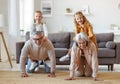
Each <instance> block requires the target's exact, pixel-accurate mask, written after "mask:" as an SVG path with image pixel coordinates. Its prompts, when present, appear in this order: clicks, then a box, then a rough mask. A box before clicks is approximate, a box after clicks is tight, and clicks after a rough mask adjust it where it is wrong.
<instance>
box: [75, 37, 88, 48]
mask: <svg viewBox="0 0 120 84" xmlns="http://www.w3.org/2000/svg"><path fill="white" fill-rule="evenodd" d="M77 43H78V46H79V48H80V49H85V48H86V46H87V42H86V41H85V40H82V39H79V40H78V42H77Z"/></svg>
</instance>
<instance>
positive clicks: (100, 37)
mask: <svg viewBox="0 0 120 84" xmlns="http://www.w3.org/2000/svg"><path fill="white" fill-rule="evenodd" d="M95 35H96V39H97V43H98V47H99V48H106V43H107V42H108V41H113V40H114V33H98V34H95Z"/></svg>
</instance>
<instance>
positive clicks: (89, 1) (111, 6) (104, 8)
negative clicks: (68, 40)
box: [35, 0, 120, 33]
mask: <svg viewBox="0 0 120 84" xmlns="http://www.w3.org/2000/svg"><path fill="white" fill-rule="evenodd" d="M118 3H120V0H53V16H52V17H47V18H44V20H45V22H46V23H47V25H48V28H49V32H50V33H51V32H58V31H59V30H60V28H61V27H62V28H64V30H65V31H73V29H74V24H73V16H66V15H65V14H64V13H65V9H66V8H67V7H69V8H71V9H72V11H73V12H76V11H79V10H80V9H81V8H82V6H83V5H88V6H89V11H90V15H87V16H86V17H87V18H88V20H89V21H90V22H91V23H92V25H93V28H94V32H95V33H100V32H107V31H108V30H109V28H110V25H111V24H115V25H118V26H119V27H120V9H118ZM36 9H40V1H39V0H36V2H35V10H36Z"/></svg>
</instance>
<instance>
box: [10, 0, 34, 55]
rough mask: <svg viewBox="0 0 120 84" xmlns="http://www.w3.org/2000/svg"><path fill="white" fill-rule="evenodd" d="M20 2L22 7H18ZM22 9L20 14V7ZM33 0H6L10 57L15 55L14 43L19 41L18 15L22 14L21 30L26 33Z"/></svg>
mask: <svg viewBox="0 0 120 84" xmlns="http://www.w3.org/2000/svg"><path fill="white" fill-rule="evenodd" d="M20 2H22V3H23V5H20ZM21 6H23V7H22V12H21V11H20V7H21ZM33 9H34V0H8V10H9V11H8V24H9V25H8V28H9V43H8V48H9V52H10V54H11V55H12V56H15V55H16V42H18V41H21V38H23V37H21V36H20V27H21V26H20V25H21V24H20V18H21V17H20V13H22V18H23V19H22V20H23V26H22V27H23V28H24V29H25V31H28V30H29V28H30V24H31V23H32V19H33V11H34V10H33Z"/></svg>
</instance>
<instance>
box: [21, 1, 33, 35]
mask: <svg viewBox="0 0 120 84" xmlns="http://www.w3.org/2000/svg"><path fill="white" fill-rule="evenodd" d="M19 8H20V30H22V31H23V30H24V33H25V32H26V31H29V30H30V26H31V24H32V23H33V12H34V0H20V7H19Z"/></svg>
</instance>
